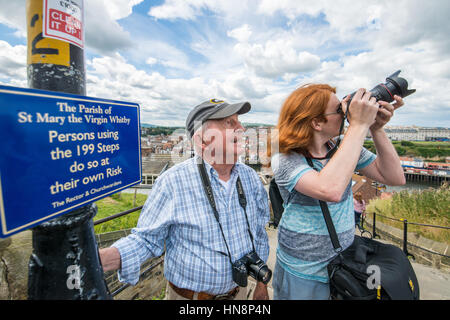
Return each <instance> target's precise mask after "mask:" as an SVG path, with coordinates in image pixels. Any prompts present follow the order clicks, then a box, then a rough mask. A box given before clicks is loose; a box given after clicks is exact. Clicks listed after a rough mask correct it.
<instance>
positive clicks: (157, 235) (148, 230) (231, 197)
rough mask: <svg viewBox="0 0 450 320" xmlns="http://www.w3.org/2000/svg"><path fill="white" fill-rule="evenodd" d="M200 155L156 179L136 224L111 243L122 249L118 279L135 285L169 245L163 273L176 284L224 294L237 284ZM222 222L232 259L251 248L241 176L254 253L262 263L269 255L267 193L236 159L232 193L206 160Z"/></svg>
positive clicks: (248, 169) (254, 174)
mask: <svg viewBox="0 0 450 320" xmlns="http://www.w3.org/2000/svg"><path fill="white" fill-rule="evenodd" d="M196 159H197V156H196V157H194V158H191V159H188V160H186V161H184V162H182V163H180V164H178V165H176V166H174V167H173V168H171V169H169V170H167V171H166V172H164V173H163V174H162V175H161V176H159V177H158V179H157V180H156V182H155V184H154V185H153V188H152V191H151V193H150V195H149V197H148V198H147V201H146V203H145V205H144V207H143V209H142V212H141V215H140V217H139V221H138V224H137V227H136V228H133V230H132V232H131V234H130V235H129V236H127V237H125V238H122V239H120V240H118V241H117V242H115V243H114V244H113V245H112V246H114V247H116V248H117V249H118V250H119V252H120V257H121V263H122V266H121V269H120V270H119V273H118V275H119V280H120V281H122V282H127V283H130V284H133V285H134V284H136V283H137V282H138V280H139V272H140V265H141V264H142V263H143V262H144V261H145V260H147V259H148V258H150V257H157V256H160V255H161V254H162V253H163V252H164V247H165V249H166V255H165V262H164V275H165V277H166V279H167V280H168V281H170V282H172V283H173V284H175V285H176V286H177V287H180V288H185V289H190V290H193V291H196V292H200V291H204V292H209V293H211V294H222V293H225V292H228V291H230V290H231V289H233V288H234V287H236V283H235V282H234V281H233V279H232V273H231V265H230V260H229V257H228V253H227V249H226V246H225V242H224V239H223V237H222V234H221V232H220V229H219V224H218V223H217V220H216V219H215V217H214V213H213V210H212V208H211V205H210V203H209V201H208V199H207V197H206V194H205V192H204V189H203V184H202V182H201V178H200V173H199V171H198V167H197V163H196ZM205 166H206V171H207V173H208V175H209V179H210V181H211V186H212V189H213V192H214V198H215V201H216V205H217V209H218V212H219V215H220V223H221V224H222V228H223V231H224V234H225V238H226V241H227V244H228V246H229V248H230V252H231V258H232V261H233V262H234V261H236V260H238V259H240V258H241V257H242V256H243V255H245V254H247V253H249V252H250V251H252V245H251V242H250V241H251V240H250V236H249V234H248V231H247V222H246V220H245V214H244V210H243V209H242V207H241V206H240V205H239V201H238V193H237V190H236V180H237V177H238V175H239V177H240V179H241V182H242V185H243V188H244V192H245V196H246V198H247V208H246V210H247V215H248V219H249V223H250V229H251V232H252V234H253V236H254V238H255V248H256V252H257V253H258V255H259V256H260V258H261V259H262V260H263V261H267V258H268V255H269V243H268V236H267V233H266V230H265V225H266V224H267V222H268V220H269V206H268V197H267V192H266V190H265V189H264V186H263V184H262V182H261V180H260V179H259V177H258V175H257V174H256V172H255V171H254V170H253V169H251V168H250V167H248V166H246V165H244V164H242V163H236V164H235V165H234V167H233V169H232V172H231V178H230V183H231V184H232V186H231V188H228V190H229V193H228V194H226V189H225V187H224V186H223V185H222V184H221V183H220V182H219V176H218V173H217V171H216V170H214V168H213V167H212V166H211V165H209V164H208V163H206V162H205Z"/></svg>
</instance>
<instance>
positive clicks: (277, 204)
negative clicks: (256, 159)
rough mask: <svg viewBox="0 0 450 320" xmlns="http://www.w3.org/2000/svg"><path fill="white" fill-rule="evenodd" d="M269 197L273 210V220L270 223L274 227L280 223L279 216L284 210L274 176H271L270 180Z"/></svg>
mask: <svg viewBox="0 0 450 320" xmlns="http://www.w3.org/2000/svg"><path fill="white" fill-rule="evenodd" d="M269 198H270V204H271V205H272V212H273V220H272V222H271V225H273V226H275V228H276V227H278V224H279V223H280V220H281V216H282V215H283V212H284V207H283V198H282V197H281V194H280V189H278V185H277V183H276V182H275V178H272V180H270V185H269Z"/></svg>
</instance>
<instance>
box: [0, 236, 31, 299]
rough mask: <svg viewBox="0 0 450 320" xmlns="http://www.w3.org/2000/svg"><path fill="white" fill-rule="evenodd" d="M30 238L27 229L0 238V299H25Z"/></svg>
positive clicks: (26, 294)
mask: <svg viewBox="0 0 450 320" xmlns="http://www.w3.org/2000/svg"><path fill="white" fill-rule="evenodd" d="M31 240H32V232H31V231H29V230H28V231H24V232H20V233H18V234H15V235H13V236H11V237H9V238H6V239H0V300H25V299H27V297H28V261H29V260H30V255H31V251H32V244H31Z"/></svg>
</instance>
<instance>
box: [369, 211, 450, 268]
mask: <svg viewBox="0 0 450 320" xmlns="http://www.w3.org/2000/svg"><path fill="white" fill-rule="evenodd" d="M377 210H378V209H377V208H375V211H374V212H371V214H373V219H372V236H373V238H376V237H378V238H380V236H379V235H378V234H377V232H376V221H377V216H378V217H381V218H385V219H389V220H392V221H397V222H400V223H402V224H403V252H404V253H405V254H406V256H410V257H412V258H413V259H414V260H415V259H416V258H415V256H414V255H413V254H411V253H409V252H408V245H409V246H412V247H415V248H417V249H420V250H423V251H425V252H428V253H431V254H436V255H439V256H441V257H445V258H450V256H448V255H445V254H442V253H439V252H435V251H431V250H429V249H426V248H422V247H419V246H416V245H415V244H412V243H409V242H408V225H416V226H422V227H430V228H439V229H446V230H450V227H446V226H438V225H431V224H423V223H417V222H408V220H407V219H401V218H400V219H397V218H392V217H386V216H384V215H381V214H379V213H377V212H376V211H377Z"/></svg>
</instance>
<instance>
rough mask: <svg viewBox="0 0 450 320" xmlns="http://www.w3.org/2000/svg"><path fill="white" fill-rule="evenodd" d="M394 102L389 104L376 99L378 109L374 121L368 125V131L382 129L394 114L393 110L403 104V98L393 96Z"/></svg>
mask: <svg viewBox="0 0 450 320" xmlns="http://www.w3.org/2000/svg"><path fill="white" fill-rule="evenodd" d="M394 100H395V104H389V103H387V102H386V101H378V103H379V104H380V108H379V109H378V113H377V116H376V118H375V123H374V124H373V125H371V126H370V131H376V130H380V129H382V128H383V127H384V126H385V125H386V123H388V122H389V121H390V120H391V118H392V116H393V115H394V110H396V109H398V108H400V107H401V106H403V105H404V102H403V99H402V98H401V97H400V96H397V95H395V96H394Z"/></svg>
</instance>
